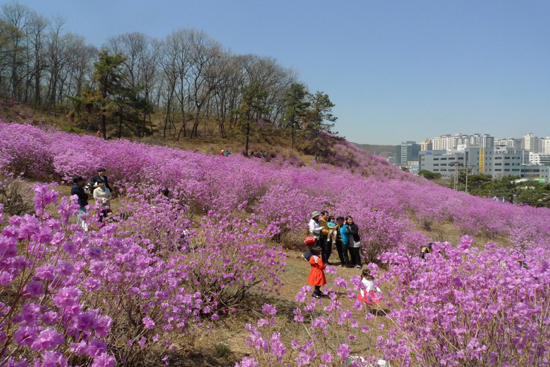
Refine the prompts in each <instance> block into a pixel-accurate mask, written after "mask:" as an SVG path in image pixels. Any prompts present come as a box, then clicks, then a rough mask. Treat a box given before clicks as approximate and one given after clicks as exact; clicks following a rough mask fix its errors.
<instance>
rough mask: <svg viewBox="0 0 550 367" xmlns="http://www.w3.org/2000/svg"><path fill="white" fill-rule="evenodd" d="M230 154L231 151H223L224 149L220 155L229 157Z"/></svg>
mask: <svg viewBox="0 0 550 367" xmlns="http://www.w3.org/2000/svg"><path fill="white" fill-rule="evenodd" d="M230 154H231V152H230V151H229V150H223V149H222V152H221V153H220V155H221V156H222V157H229V155H230Z"/></svg>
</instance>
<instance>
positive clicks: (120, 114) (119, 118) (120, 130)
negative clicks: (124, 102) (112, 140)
mask: <svg viewBox="0 0 550 367" xmlns="http://www.w3.org/2000/svg"><path fill="white" fill-rule="evenodd" d="M118 138H119V139H122V108H121V109H119V111H118Z"/></svg>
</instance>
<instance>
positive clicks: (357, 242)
mask: <svg viewBox="0 0 550 367" xmlns="http://www.w3.org/2000/svg"><path fill="white" fill-rule="evenodd" d="M346 222H347V223H348V228H347V230H348V234H349V237H350V238H349V243H350V244H349V247H348V248H349V252H350V255H351V256H350V257H351V266H352V267H353V265H355V267H356V268H357V269H361V267H362V265H361V254H360V251H361V238H360V237H359V227H357V224H355V223H354V222H353V218H352V217H347V218H346Z"/></svg>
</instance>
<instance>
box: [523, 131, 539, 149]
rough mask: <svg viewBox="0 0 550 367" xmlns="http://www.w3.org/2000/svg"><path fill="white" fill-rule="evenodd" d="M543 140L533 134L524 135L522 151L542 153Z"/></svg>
mask: <svg viewBox="0 0 550 367" xmlns="http://www.w3.org/2000/svg"><path fill="white" fill-rule="evenodd" d="M541 145H542V139H541V138H539V137H538V136H535V135H533V134H531V133H529V134H525V135H523V141H522V149H525V150H526V151H528V152H533V153H540V152H541Z"/></svg>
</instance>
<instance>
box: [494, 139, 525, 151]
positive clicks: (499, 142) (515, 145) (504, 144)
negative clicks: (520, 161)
mask: <svg viewBox="0 0 550 367" xmlns="http://www.w3.org/2000/svg"><path fill="white" fill-rule="evenodd" d="M522 142H523V139H515V138H506V139H496V140H495V145H494V147H495V148H510V149H513V150H521V149H522V148H521V146H522Z"/></svg>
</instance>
